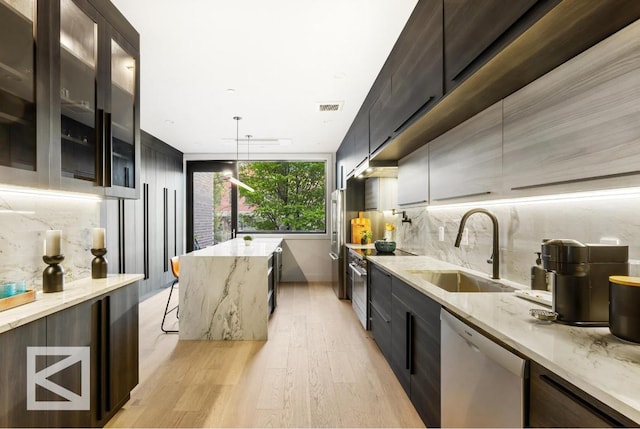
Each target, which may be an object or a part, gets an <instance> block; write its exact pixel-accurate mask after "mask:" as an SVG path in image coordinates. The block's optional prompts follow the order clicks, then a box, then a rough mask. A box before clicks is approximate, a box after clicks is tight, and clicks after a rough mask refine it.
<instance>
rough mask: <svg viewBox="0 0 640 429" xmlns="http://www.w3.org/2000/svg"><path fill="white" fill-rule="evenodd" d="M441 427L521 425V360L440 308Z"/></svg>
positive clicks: (522, 367)
mask: <svg viewBox="0 0 640 429" xmlns="http://www.w3.org/2000/svg"><path fill="white" fill-rule="evenodd" d="M440 320H441V322H442V323H441V325H440V326H441V327H440V330H441V347H442V348H441V353H442V355H441V363H440V368H441V370H442V375H441V377H442V378H441V383H442V387H441V389H442V401H441V414H442V427H496V428H497V427H512V428H513V427H523V424H524V376H525V367H526V361H525V360H524V359H522V358H520V357H518V356H516V355H515V354H513V353H511V352H510V351H508V350H506V349H505V348H503V347H501V346H500V345H498V344H496V343H494V342H493V341H491V340H490V339H488V338H487V337H485V336H484V335H482V334H480V333H479V332H478V331H476V330H474V329H473V328H471V327H470V326H469V325H467V324H465V323H463V322H462V321H460V320H459V319H457V318H456V317H454V316H453V315H451V313H449V312H447V311H446V310H445V309H442V310H441V312H440Z"/></svg>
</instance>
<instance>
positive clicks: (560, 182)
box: [511, 170, 640, 191]
mask: <svg viewBox="0 0 640 429" xmlns="http://www.w3.org/2000/svg"><path fill="white" fill-rule="evenodd" d="M638 173H640V171H639V170H634V171H628V172H625V173H615V174H604V175H601V176H591V177H582V178H580V179H570V180H558V181H556V182H546V183H537V184H534V185H523V186H516V187H514V188H511V190H512V191H523V190H526V189H533V188H544V187H546V186H556V185H567V184H570V183H580V182H589V181H591V180H603V179H615V178H617V177H626V176H635V175H636V174H638Z"/></svg>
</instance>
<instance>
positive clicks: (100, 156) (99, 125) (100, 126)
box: [95, 109, 106, 186]
mask: <svg viewBox="0 0 640 429" xmlns="http://www.w3.org/2000/svg"><path fill="white" fill-rule="evenodd" d="M104 129H105V128H104V109H98V110H97V115H96V130H95V136H96V142H97V144H96V185H98V186H104V180H105V168H104V167H105V166H104V163H105V159H106V152H105V147H104V144H105V143H104V142H105V138H104Z"/></svg>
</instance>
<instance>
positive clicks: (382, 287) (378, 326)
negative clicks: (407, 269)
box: [367, 263, 392, 361]
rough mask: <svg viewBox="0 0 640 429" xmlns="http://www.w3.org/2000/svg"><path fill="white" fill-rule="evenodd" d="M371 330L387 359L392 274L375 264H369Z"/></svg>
mask: <svg viewBox="0 0 640 429" xmlns="http://www.w3.org/2000/svg"><path fill="white" fill-rule="evenodd" d="M367 270H368V275H367V280H368V282H369V285H368V287H369V295H368V296H369V314H370V315H371V318H370V330H371V335H372V336H373V339H374V340H375V341H376V344H378V347H379V348H380V351H381V352H382V354H383V355H384V356H385V358H386V359H387V361H388V360H389V359H390V358H391V354H392V349H391V335H392V334H391V275H390V274H388V273H387V272H385V271H383V270H381V269H380V268H378V267H377V266H376V265H375V264H372V263H369V264H368V265H367Z"/></svg>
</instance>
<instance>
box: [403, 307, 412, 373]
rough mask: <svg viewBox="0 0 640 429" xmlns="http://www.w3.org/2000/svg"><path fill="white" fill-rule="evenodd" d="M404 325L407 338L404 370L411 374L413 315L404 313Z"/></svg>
mask: <svg viewBox="0 0 640 429" xmlns="http://www.w3.org/2000/svg"><path fill="white" fill-rule="evenodd" d="M405 323H406V338H407V344H406V353H407V355H406V357H405V368H406V369H408V370H409V374H411V373H412V372H413V315H412V314H411V312H409V311H407V312H406V313H405Z"/></svg>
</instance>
